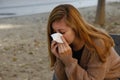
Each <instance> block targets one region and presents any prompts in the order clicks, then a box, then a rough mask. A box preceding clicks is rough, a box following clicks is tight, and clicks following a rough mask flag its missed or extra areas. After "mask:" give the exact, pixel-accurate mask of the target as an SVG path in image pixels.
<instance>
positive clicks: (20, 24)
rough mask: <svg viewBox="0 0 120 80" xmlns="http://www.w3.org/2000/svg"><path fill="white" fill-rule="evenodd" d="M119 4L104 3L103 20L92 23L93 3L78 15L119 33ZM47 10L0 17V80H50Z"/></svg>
mask: <svg viewBox="0 0 120 80" xmlns="http://www.w3.org/2000/svg"><path fill="white" fill-rule="evenodd" d="M119 5H120V3H118V2H114V3H109V4H107V5H106V23H105V25H104V26H99V25H97V24H95V23H94V19H95V13H96V6H95V7H89V8H81V9H79V11H80V12H81V14H82V16H83V17H84V18H85V19H86V20H87V21H88V22H89V23H91V24H93V25H94V26H96V27H99V28H102V29H104V30H106V31H107V32H108V33H113V34H120V6H119ZM48 16H49V13H40V14H34V15H25V16H18V17H10V18H1V19H0V80H51V79H52V73H53V71H50V67H49V57H48V51H47V37H46V26H47V20H48Z"/></svg>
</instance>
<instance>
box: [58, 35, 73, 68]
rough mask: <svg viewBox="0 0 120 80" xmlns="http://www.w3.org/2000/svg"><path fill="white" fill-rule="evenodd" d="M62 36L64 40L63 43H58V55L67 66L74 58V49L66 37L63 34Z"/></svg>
mask: <svg viewBox="0 0 120 80" xmlns="http://www.w3.org/2000/svg"><path fill="white" fill-rule="evenodd" d="M61 38H62V40H63V43H58V53H59V56H58V57H59V59H60V60H61V61H62V62H63V63H64V64H65V65H66V66H67V65H68V64H70V63H71V62H72V60H73V58H72V49H71V47H70V46H69V44H68V43H67V41H66V40H65V39H64V37H63V36H62V37H61Z"/></svg>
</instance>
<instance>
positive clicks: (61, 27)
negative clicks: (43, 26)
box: [52, 19, 75, 45]
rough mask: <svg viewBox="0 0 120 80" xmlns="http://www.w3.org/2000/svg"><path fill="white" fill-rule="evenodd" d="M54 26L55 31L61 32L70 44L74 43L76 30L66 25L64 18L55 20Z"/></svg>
mask: <svg viewBox="0 0 120 80" xmlns="http://www.w3.org/2000/svg"><path fill="white" fill-rule="evenodd" d="M52 28H53V30H54V32H55V33H56V32H58V33H61V34H62V35H63V37H64V38H65V40H66V41H67V43H68V44H69V45H70V44H71V43H73V41H74V39H75V32H74V31H73V30H72V28H71V27H69V26H68V25H66V23H65V21H64V19H61V20H60V21H55V22H53V24H52Z"/></svg>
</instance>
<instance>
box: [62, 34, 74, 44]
mask: <svg viewBox="0 0 120 80" xmlns="http://www.w3.org/2000/svg"><path fill="white" fill-rule="evenodd" d="M64 38H65V40H66V41H67V43H68V44H71V43H72V42H73V41H74V38H75V36H74V35H73V34H71V35H64Z"/></svg>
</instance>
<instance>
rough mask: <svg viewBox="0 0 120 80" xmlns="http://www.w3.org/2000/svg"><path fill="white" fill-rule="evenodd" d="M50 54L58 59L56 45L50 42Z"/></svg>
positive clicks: (54, 42)
mask: <svg viewBox="0 0 120 80" xmlns="http://www.w3.org/2000/svg"><path fill="white" fill-rule="evenodd" d="M51 52H52V53H53V54H54V55H55V56H56V57H57V58H59V54H58V44H57V42H56V41H52V43H51Z"/></svg>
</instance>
